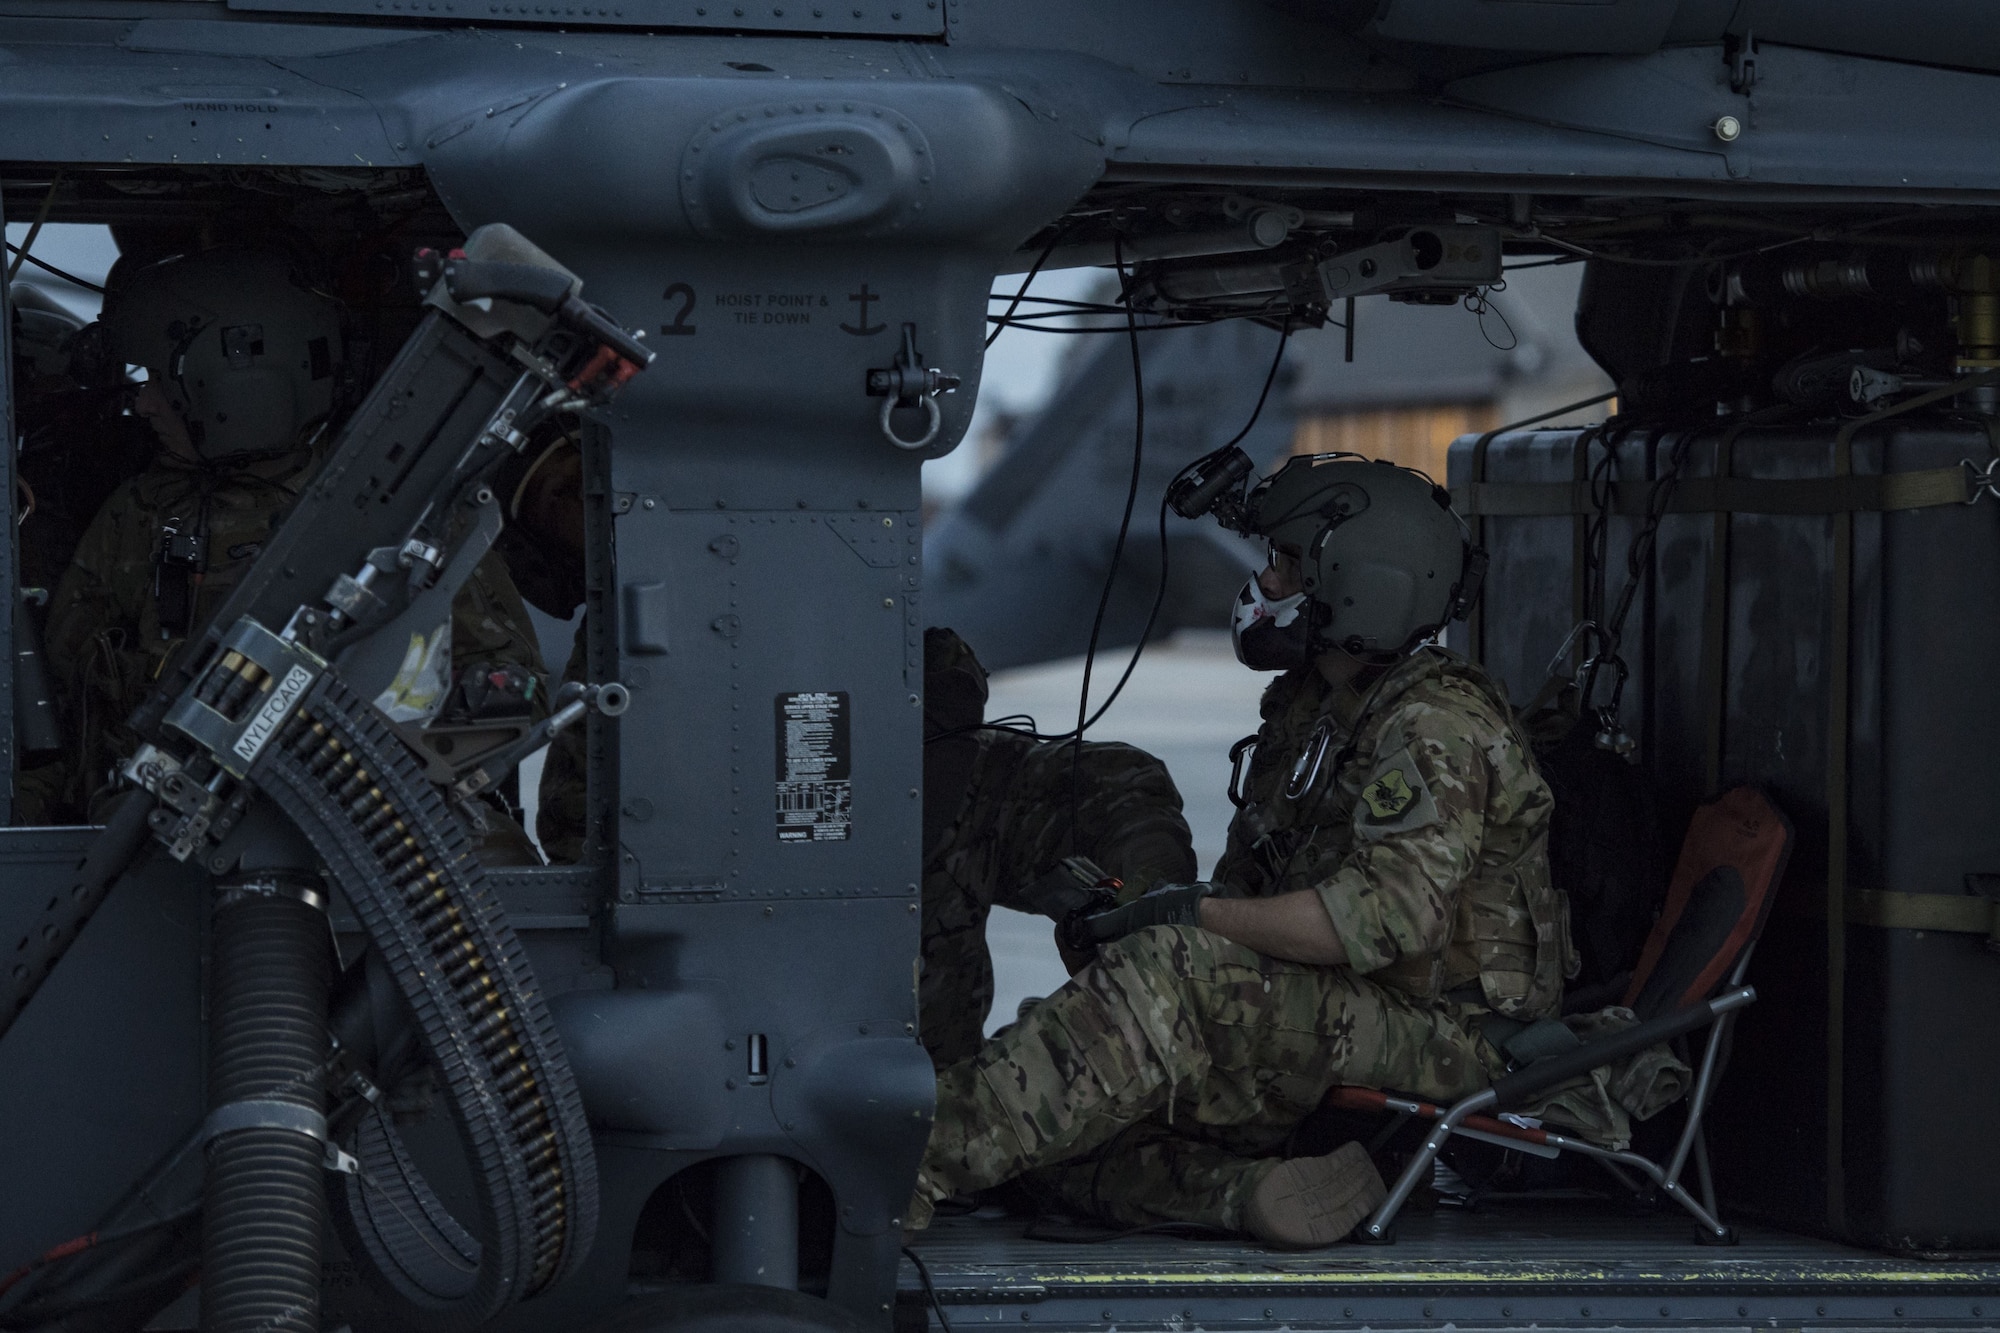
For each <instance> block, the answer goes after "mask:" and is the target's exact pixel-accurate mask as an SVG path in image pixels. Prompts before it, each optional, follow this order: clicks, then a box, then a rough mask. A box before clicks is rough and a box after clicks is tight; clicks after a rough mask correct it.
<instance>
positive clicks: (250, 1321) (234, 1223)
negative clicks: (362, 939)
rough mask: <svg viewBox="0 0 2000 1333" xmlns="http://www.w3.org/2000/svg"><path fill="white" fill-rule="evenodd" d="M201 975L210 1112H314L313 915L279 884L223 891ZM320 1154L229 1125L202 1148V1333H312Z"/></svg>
mask: <svg viewBox="0 0 2000 1333" xmlns="http://www.w3.org/2000/svg"><path fill="white" fill-rule="evenodd" d="M209 967H210V972H209V975H210V983H209V1013H208V1030H209V1058H208V1103H209V1107H210V1111H211V1114H214V1113H215V1112H216V1111H218V1110H220V1111H222V1112H223V1113H224V1114H227V1113H228V1108H231V1107H240V1106H242V1105H244V1104H246V1103H248V1104H252V1105H257V1104H263V1105H269V1104H271V1103H283V1104H285V1105H286V1106H296V1107H299V1108H301V1110H302V1111H304V1112H307V1113H309V1115H311V1116H318V1115H320V1114H322V1113H323V1111H324V1109H325V1092H324V1089H323V1088H322V1080H323V1077H324V1075H323V1067H324V1061H325V1060H326V1052H327V1036H326V997H327V991H328V988H329V986H330V984H331V981H332V977H331V970H332V963H331V959H330V957H329V949H328V939H327V929H326V918H325V915H324V913H323V912H322V911H321V909H320V908H319V907H317V906H312V905H309V904H308V903H306V902H304V901H302V900H301V899H300V898H299V897H295V896H288V895H287V894H286V892H285V890H283V889H282V888H281V889H279V891H277V892H268V891H258V890H255V889H242V888H239V889H224V890H223V891H222V894H221V897H220V898H219V899H218V900H217V907H216V912H215V921H214V938H213V943H212V946H211V955H210V964H209ZM284 1114H285V1113H284V1112H283V1111H279V1110H276V1109H275V1108H273V1110H272V1112H271V1113H270V1114H269V1115H268V1116H267V1117H266V1118H273V1117H282V1116H283V1115H284ZM249 1118H251V1119H255V1118H258V1117H257V1116H255V1115H254V1114H253V1115H252V1116H250V1117H249ZM212 1123H213V1122H212ZM325 1158H326V1148H325V1145H324V1143H323V1142H322V1141H321V1140H320V1139H319V1138H316V1137H314V1136H313V1135H312V1134H310V1133H308V1132H305V1131H303V1130H300V1129H297V1128H278V1127H272V1126H259V1127H254V1128H244V1129H234V1130H230V1131H227V1132H224V1133H220V1134H218V1135H217V1136H216V1138H215V1139H214V1140H213V1141H212V1142H211V1143H210V1144H209V1148H208V1174H207V1180H206V1183H205V1185H204V1188H203V1197H202V1236H201V1306H202V1309H201V1326H202V1329H203V1333H291V1331H292V1330H297V1333H316V1330H317V1329H318V1328H319V1294H320V1237H321V1235H322V1234H323V1232H324V1230H325V1227H326V1188H325V1184H324V1175H323V1172H324V1162H325Z"/></svg>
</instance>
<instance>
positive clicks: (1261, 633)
mask: <svg viewBox="0 0 2000 1333" xmlns="http://www.w3.org/2000/svg"><path fill="white" fill-rule="evenodd" d="M1305 602H1306V595H1305V594H1304V593H1302V592H1301V593H1294V594H1292V595H1291V596H1290V597H1286V598H1282V599H1280V600H1278V601H1275V602H1274V601H1272V600H1271V599H1270V598H1268V597H1266V596H1265V595H1264V589H1263V588H1262V587H1261V586H1260V585H1259V584H1258V582H1257V580H1256V579H1254V578H1253V579H1251V580H1250V581H1249V582H1248V583H1246V584H1244V585H1243V591H1242V592H1239V593H1237V594H1236V608H1235V611H1234V613H1233V614H1232V615H1231V617H1230V624H1229V638H1230V641H1231V642H1232V643H1233V644H1234V645H1235V647H1236V660H1237V661H1239V662H1241V663H1242V664H1243V665H1244V666H1247V667H1249V668H1250V669H1251V670H1252V671H1283V670H1285V669H1286V668H1288V667H1295V666H1304V665H1305V664H1306V662H1308V661H1309V660H1311V656H1312V653H1311V649H1310V634H1309V627H1308V625H1307V618H1306V617H1305V616H1304V615H1303V614H1302V612H1303V610H1304V608H1305Z"/></svg>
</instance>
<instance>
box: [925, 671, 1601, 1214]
mask: <svg viewBox="0 0 2000 1333" xmlns="http://www.w3.org/2000/svg"><path fill="white" fill-rule="evenodd" d="M1503 700H1504V696H1503V695H1502V694H1501V692H1500V690H1499V688H1498V687H1497V686H1496V685H1494V684H1493V683H1492V682H1491V681H1490V680H1489V679H1488V678H1487V677H1486V676H1485V675H1484V674H1483V673H1482V672H1480V671H1479V670H1478V669H1477V668H1476V667H1473V666H1471V665H1470V664H1467V663H1465V662H1463V661H1461V660H1459V659H1457V658H1455V657H1452V656H1451V655H1449V654H1446V653H1444V652H1442V651H1438V650H1429V649H1427V650H1423V651H1420V652H1418V653H1415V654H1413V655H1412V656H1410V657H1409V658H1406V659H1404V660H1403V661H1401V662H1399V663H1397V664H1396V665H1395V666H1393V667H1391V668H1389V669H1388V671H1387V672H1385V673H1384V674H1383V675H1382V676H1381V677H1380V678H1379V679H1378V680H1376V681H1375V682H1374V684H1373V685H1372V687H1370V688H1368V689H1365V690H1361V691H1358V692H1357V691H1356V690H1355V689H1353V688H1351V687H1345V686H1343V687H1338V688H1336V687H1334V686H1331V685H1329V684H1328V683H1327V682H1326V680H1325V679H1324V677H1322V676H1321V675H1320V674H1319V673H1318V672H1317V671H1314V670H1310V669H1307V670H1299V671H1293V672H1289V673H1287V674H1286V675H1284V676H1281V677H1279V678H1278V679H1277V680H1276V681H1274V682H1273V683H1272V685H1271V686H1270V688H1269V689H1268V690H1266V692H1265V695H1264V703H1263V717H1264V724H1263V727H1262V729H1261V730H1260V731H1259V733H1258V746H1257V752H1256V754H1255V756H1254V758H1253V759H1252V761H1251V764H1250V770H1249V774H1248V778H1247V781H1246V784H1245V785H1246V792H1245V795H1246V803H1245V805H1244V807H1243V808H1242V809H1241V810H1240V811H1239V813H1238V815H1237V818H1236V820H1235V821H1234V823H1233V824H1232V825H1231V828H1230V839H1229V848H1228V851H1227V852H1226V853H1225V855H1224V857H1223V859H1222V861H1221V863H1220V864H1219V865H1218V867H1217V871H1216V876H1215V878H1216V879H1217V880H1219V881H1221V882H1222V883H1224V884H1226V885H1227V886H1228V887H1229V888H1230V889H1231V890H1232V891H1234V892H1237V893H1240V894H1244V895H1253V896H1254V895H1275V894H1279V893H1286V892H1291V891H1295V890H1307V891H1311V892H1314V893H1317V894H1318V895H1319V897H1320V900H1321V901H1322V902H1323V903H1324V904H1325V905H1326V907H1327V911H1328V914H1329V916H1330V917H1331V918H1332V920H1333V922H1334V925H1335V928H1336V930H1337V931H1338V933H1339V935H1340V938H1341V940H1342V942H1343V944H1344V945H1345V946H1346V948H1347V951H1348V954H1349V957H1350V960H1351V961H1350V965H1349V966H1347V967H1321V966H1314V965H1309V964H1301V963H1291V962H1284V961H1281V960H1278V959H1274V958H1269V957H1265V956H1263V955H1260V954H1258V953H1256V952H1254V951H1252V950H1250V949H1247V948H1244V947H1242V946H1241V945H1237V944H1233V943H1231V942H1230V941H1228V940H1225V939H1223V938H1222V937H1221V936H1218V935H1214V934H1211V933H1209V932H1207V931H1205V930H1199V929H1192V928H1185V927H1168V926H1156V927H1151V928H1148V929H1145V930H1141V931H1139V932H1137V933H1135V934H1133V935H1130V936H1128V937H1126V938H1125V939H1122V940H1119V941H1117V942H1115V943H1113V944H1111V945H1108V946H1106V947H1105V948H1104V950H1103V951H1102V953H1101V954H1100V956H1099V959H1098V961H1097V963H1096V964H1095V965H1093V966H1092V967H1090V968H1088V969H1086V970H1085V971H1084V972H1082V973H1081V974H1080V975H1078V976H1077V977H1076V978H1075V979H1074V980H1073V981H1072V982H1071V983H1070V984H1069V985H1068V986H1066V987H1064V988H1063V990H1062V991H1060V992H1058V993H1057V994H1056V995H1055V996H1053V997H1051V998H1050V999H1049V1000H1047V1001H1045V1002H1043V1003H1042V1004H1041V1005H1039V1006H1037V1007H1036V1008H1035V1009H1034V1010H1033V1011H1032V1012H1031V1013H1029V1014H1028V1016H1027V1017H1026V1018H1025V1019H1024V1020H1023V1021H1022V1022H1021V1023H1019V1024H1017V1025H1016V1026H1015V1028H1014V1029H1013V1030H1012V1031H1010V1032H1008V1033H1005V1034H1003V1035H1002V1036H1001V1037H999V1038H996V1039H995V1040H993V1041H991V1042H988V1043H987V1044H986V1045H985V1046H984V1047H983V1048H981V1050H980V1051H979V1053H978V1054H977V1055H976V1056H975V1057H974V1058H972V1059H971V1060H967V1061H963V1062H961V1063H959V1064H957V1065H954V1066H953V1067H951V1068H950V1069H947V1070H946V1071H944V1072H943V1073H942V1074H941V1075H939V1080H938V1084H939V1089H938V1104H939V1109H938V1118H937V1122H936V1126H935V1128H934V1130H933V1133H932V1136H931V1143H930V1148H929V1151H928V1152H927V1153H926V1156H925V1162H924V1170H923V1175H922V1177H921V1178H920V1179H919V1184H918V1193H919V1198H918V1201H917V1204H916V1206H915V1208H914V1210H913V1211H914V1213H915V1216H914V1217H913V1219H912V1220H914V1221H921V1219H922V1215H923V1208H924V1204H925V1201H926V1200H934V1199H937V1198H942V1197H944V1196H945V1195H947V1194H951V1193H957V1192H963V1191H968V1190H976V1189H981V1188H985V1187H989V1186H992V1185H996V1184H998V1183H1000V1182H1001V1181H1004V1180H1007V1179H1010V1178H1013V1177H1015V1176H1019V1175H1022V1174H1024V1173H1027V1172H1031V1171H1033V1172H1034V1176H1033V1178H1032V1183H1035V1184H1038V1185H1039V1186H1040V1187H1041V1188H1043V1189H1045V1190H1048V1191H1050V1192H1053V1193H1054V1194H1056V1195H1057V1196H1058V1197H1060V1198H1062V1199H1063V1200H1064V1201H1066V1202H1068V1203H1070V1204H1071V1205H1072V1206H1076V1207H1081V1208H1084V1209H1086V1210H1088V1211H1091V1212H1095V1213H1098V1214H1100V1215H1102V1216H1106V1217H1109V1218H1111V1219H1112V1220H1115V1221H1119V1222H1122V1223H1127V1224H1142V1223H1148V1222H1155V1221H1163V1220H1176V1221H1193V1222H1201V1223H1205V1224H1208V1225H1212V1226H1217V1227H1221V1228H1225V1229H1229V1230H1240V1229H1241V1227H1242V1205H1243V1202H1244V1200H1245V1198H1246V1197H1247V1195H1248V1193H1249V1191H1250V1189H1251V1188H1252V1187H1254V1185H1255V1183H1256V1181H1257V1180H1258V1179H1259V1178H1260V1174H1261V1170H1262V1169H1263V1167H1262V1164H1261V1163H1260V1162H1258V1161H1257V1160H1255V1159H1256V1158H1258V1157H1260V1156H1268V1155H1272V1154H1281V1153H1282V1151H1283V1146H1284V1142H1285V1139H1286V1138H1287V1136H1288V1135H1289V1134H1290V1133H1291V1131H1292V1130H1293V1129H1294V1128H1295V1127H1296V1126H1297V1125H1298V1123H1299V1122H1300V1121H1301V1120H1302V1119H1303V1118H1304V1117H1305V1116H1306V1115H1307V1114H1308V1113H1310V1112H1311V1111H1312V1110H1313V1109H1314V1108H1315V1107H1316V1106H1317V1105H1318V1104H1319V1102H1320V1101H1321V1099H1322V1098H1323V1097H1324V1096H1325V1094H1326V1091H1327V1090H1328V1089H1329V1088H1331V1087H1334V1086H1336V1085H1339V1084H1356V1085H1362V1086H1369V1087H1388V1088H1395V1089H1399V1090H1403V1091H1408V1092H1412V1093H1417V1094H1419V1095H1422V1096H1425V1097H1428V1098H1432V1099H1439V1100H1449V1099H1452V1098H1456V1097H1459V1096H1462V1095H1464V1094H1466V1093H1469V1092H1472V1091H1475V1090H1477V1089H1478V1088H1480V1087H1482V1086H1484V1085H1485V1084H1487V1083H1488V1082H1490V1081H1491V1079H1492V1078H1493V1077H1495V1076H1496V1075H1497V1074H1498V1073H1500V1072H1501V1071H1502V1070H1503V1069H1504V1067H1505V1062H1504V1059H1503V1057H1502V1056H1501V1054H1500V1052H1499V1051H1498V1049H1496V1047H1495V1046H1494V1044H1493V1043H1492V1042H1491V1041H1489V1040H1487V1039H1486V1037H1485V1036H1484V1035H1482V1031H1481V1029H1482V1025H1483V1024H1484V1022H1485V1021H1486V1020H1487V1016H1488V1015H1490V1014H1494V1013H1499V1014H1503V1015H1506V1016H1508V1017H1509V1018H1513V1019H1518V1020H1522V1021H1530V1020H1533V1019H1537V1018H1542V1017H1546V1016H1551V1015H1553V1014H1554V1013H1555V1011H1556V1009H1557V1007H1558V1003H1559V1000H1560V997H1561V991H1562V981H1563V976H1564V973H1565V972H1566V971H1567V970H1568V968H1569V964H1570V951H1569V948H1568V941H1567V924H1566V916H1567V913H1566V910H1565V907H1564V904H1563V903H1562V900H1561V898H1560V896H1559V895H1558V894H1557V893H1556V892H1555V890H1554V889H1553V888H1552V887H1551V886H1550V884H1549V879H1548V861H1547V854H1546V842H1547V833H1548V822H1549V814H1550V809H1551V802H1550V798H1549V792H1548V788H1547V786H1546V785H1545V784H1544V783H1543V782H1542V780H1541V777H1540V775H1539V774H1538V773H1537V772H1536V770H1535V766H1534V761H1533V758H1532V756H1531V754H1530V752H1529V749H1528V747H1527V745H1526V743H1525V742H1524V741H1523V739H1522V738H1521V737H1520V735H1519V734H1518V732H1517V730H1516V728H1515V727H1514V725H1513V723H1512V721H1511V714H1510V711H1509V710H1508V708H1507V706H1506V704H1505V703H1504V702H1503ZM1288 788H1289V794H1288ZM1038 1168H1040V1169H1039V1170H1038Z"/></svg>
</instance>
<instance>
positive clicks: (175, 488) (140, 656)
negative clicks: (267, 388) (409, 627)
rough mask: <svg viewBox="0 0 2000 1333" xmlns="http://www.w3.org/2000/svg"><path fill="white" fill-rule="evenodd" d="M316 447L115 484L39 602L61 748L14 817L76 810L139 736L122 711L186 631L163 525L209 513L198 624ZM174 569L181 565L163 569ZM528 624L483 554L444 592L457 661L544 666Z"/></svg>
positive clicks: (43, 819)
mask: <svg viewBox="0 0 2000 1333" xmlns="http://www.w3.org/2000/svg"><path fill="white" fill-rule="evenodd" d="M318 461H319V460H318V458H317V456H314V455H305V454H302V455H301V457H300V459H299V461H298V462H297V464H296V465H295V466H293V467H291V468H290V469H289V470H287V469H284V468H283V467H282V465H280V466H279V467H277V468H274V469H271V472H272V475H268V476H265V475H259V474H257V473H252V472H249V471H246V470H240V469H238V470H230V471H227V472H224V471H219V470H204V469H197V468H194V467H190V466H187V465H185V464H180V463H176V462H174V461H172V460H169V459H163V460H161V461H159V462H156V463H155V464H154V465H153V466H152V467H151V468H149V469H147V470H146V471H145V472H142V473H140V474H139V475H138V476H136V477H133V478H131V479H129V480H128V481H126V482H125V483H123V484H122V485H120V486H119V487H118V489H117V490H115V491H114V492H113V493H112V495H111V498H110V499H109V500H107V501H106V502H105V504H104V507H103V508H102V509H100V510H99V511H98V513H97V516H96V517H95V518H94V519H92V520H91V523H90V526H89V527H88V528H87V529H86V530H85V532H84V534H83V538H82V540H81V542H80V543H79V544H78V546H77V549H76V554H75V556H74V558H73V560H72V563H71V564H70V567H69V569H68V570H67V571H66V572H65V573H64V574H63V577H62V581H61V582H60V583H59V584H58V585H57V587H56V591H55V595H54V597H53V598H52V599H51V601H50V604H49V613H48V627H47V633H46V636H45V641H46V646H47V650H48V655H49V661H50V663H51V665H52V668H53V669H52V671H51V676H52V678H53V679H54V680H55V682H56V687H57V694H58V696H59V701H60V703H61V705H62V708H63V713H64V730H65V740H66V742H67V745H68V748H67V749H66V751H65V753H64V754H63V755H62V756H60V757H59V758H57V759H56V760H54V761H52V762H50V763H47V764H44V765H43V766H41V767H39V768H36V769H32V770H30V771H28V772H26V773H23V774H22V775H21V781H20V783H19V788H20V791H19V808H18V811H17V819H18V820H19V821H20V822H22V823H58V822H66V821H74V820H80V819H83V818H86V817H87V815H88V811H87V806H88V803H89V800H90V797H91V794H92V793H93V792H94V791H95V790H96V789H97V788H98V787H99V786H101V785H102V784H103V782H104V781H105V779H106V775H107V774H108V773H109V771H110V769H111V768H112V766H113V765H114V764H115V763H117V762H120V761H121V760H122V759H123V758H124V757H126V756H128V755H130V754H131V753H132V751H133V750H134V749H135V748H136V747H137V744H138V738H137V737H136V736H134V735H133V734H132V733H131V732H130V731H129V730H128V729H127V727H126V725H125V723H126V719H127V718H129V717H130V716H131V714H132V712H133V710H134V709H136V708H137V707H138V706H139V705H140V704H141V703H142V702H143V701H144V700H145V697H146V692H147V691H148V690H149V689H150V688H151V686H152V683H153V681H154V680H156V679H157V678H158V677H159V675H160V673H161V671H162V669H163V668H164V667H165V665H166V662H167V659H168V658H169V657H171V656H172V655H173V653H174V652H175V651H176V650H177V649H178V648H179V647H180V645H181V644H182V642H183V641H184V639H183V636H182V634H181V633H179V632H177V631H176V630H175V629H174V628H172V627H163V626H162V624H161V598H160V596H159V595H158V593H157V591H156V588H157V586H158V585H157V583H156V579H157V578H158V577H159V576H160V568H161V567H160V565H159V563H158V556H159V552H160V544H161V535H162V528H163V525H164V524H166V523H167V522H169V521H172V520H180V521H181V526H183V527H188V526H191V525H193V524H194V523H196V522H197V520H198V519H200V518H201V517H202V516H203V515H204V514H205V519H206V526H207V530H208V545H207V551H206V553H205V563H206V568H205V570H203V572H202V573H201V574H200V575H199V576H198V579H196V580H194V581H193V582H192V588H191V592H192V606H191V608H190V615H189V618H188V621H187V623H188V624H190V625H194V626H200V625H201V624H203V623H204V622H205V621H206V620H207V619H208V617H209V616H211V615H213V614H214V613H215V611H216V609H217V608H218V607H219V606H220V605H221V604H222V602H223V600H224V599H225V598H226V597H227V596H228V595H229V593H230V591H231V590H232V589H233V588H234V587H235V585H236V582H237V580H238V579H239V578H241V577H242V575H243V573H244V571H245V570H247V569H249V567H250V564H251V562H252V561H253V560H254V559H255V558H256V556H257V552H258V551H259V550H260V549H261V546H262V543H263V542H264V540H265V539H266V538H267V537H268V536H269V535H270V532H271V529H272V526H273V524H274V522H275V520H276V519H277V518H278V516H279V514H280V512H281V511H282V510H283V509H284V508H285V507H286V506H287V505H289V504H290V503H291V501H292V499H293V497H294V496H295V495H296V494H297V492H298V490H299V488H300V487H301V486H303V485H304V483H305V482H306V480H307V479H308V478H309V477H310V476H311V474H312V470H313V467H314V466H315V465H316V464H317V462H318ZM179 576H180V575H179V571H177V570H176V571H171V572H170V574H169V577H179ZM527 626H528V617H527V612H526V610H525V609H524V608H523V607H522V605H521V598H520V594H518V593H517V592H515V590H514V585H513V582H512V581H511V580H510V579H509V578H508V577H507V571H506V568H505V566H503V565H502V564H501V563H500V562H499V561H498V560H497V559H495V558H493V557H492V556H490V555H489V556H488V557H487V559H485V560H484V561H482V562H481V563H480V564H479V566H478V567H477V569H476V570H475V572H474V574H473V577H472V578H471V579H470V580H468V581H467V583H466V585H465V587H464V588H463V589H461V590H460V592H459V595H458V600H457V601H456V603H455V604H454V606H453V612H452V659H453V661H454V663H455V664H457V665H458V666H460V667H463V666H466V665H468V664H471V663H474V662H496V661H511V662H514V663H517V664H519V665H521V666H525V667H527V668H528V669H529V670H531V671H533V672H535V673H536V675H537V677H538V678H540V677H541V672H542V666H541V656H540V653H539V651H538V649H537V648H536V646H535V641H534V638H533V637H532V635H531V634H530V633H529V632H528V628H527ZM495 822H496V823H499V822H503V821H495Z"/></svg>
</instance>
